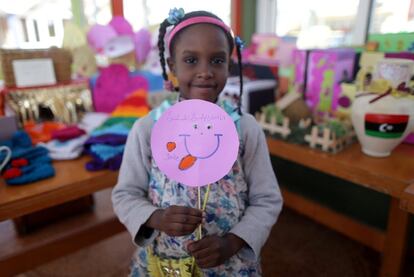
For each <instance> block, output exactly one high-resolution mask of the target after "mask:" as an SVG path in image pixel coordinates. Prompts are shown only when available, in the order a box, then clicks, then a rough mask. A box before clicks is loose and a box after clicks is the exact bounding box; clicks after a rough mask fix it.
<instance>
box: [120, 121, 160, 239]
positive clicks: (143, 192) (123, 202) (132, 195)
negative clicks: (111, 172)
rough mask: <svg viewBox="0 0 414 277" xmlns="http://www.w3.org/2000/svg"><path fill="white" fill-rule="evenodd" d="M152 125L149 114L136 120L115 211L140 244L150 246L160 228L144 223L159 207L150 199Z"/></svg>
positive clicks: (121, 172)
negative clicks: (153, 227)
mask: <svg viewBox="0 0 414 277" xmlns="http://www.w3.org/2000/svg"><path fill="white" fill-rule="evenodd" d="M152 125H153V120H152V118H151V117H150V116H149V115H148V116H146V117H143V118H141V119H139V120H137V122H135V124H134V126H133V127H132V129H131V131H130V133H129V135H128V139H127V142H126V145H125V150H124V155H123V159H122V164H121V168H120V171H119V176H118V182H117V184H116V186H115V187H114V189H113V190H112V203H113V207H114V211H115V213H116V215H117V216H118V218H119V220H120V221H121V223H122V224H124V225H125V227H126V228H127V230H128V231H129V233H130V234H131V236H132V238H133V241H134V243H135V244H137V245H140V246H146V245H148V244H149V243H150V242H151V241H152V240H153V239H154V238H155V237H156V235H157V231H154V230H152V229H148V228H147V227H145V226H144V223H145V222H146V221H147V220H148V218H149V217H150V216H151V215H152V213H153V212H154V211H155V210H157V209H158V207H156V206H154V205H153V204H152V203H151V202H150V201H149V199H148V185H149V172H150V155H151V148H150V134H151V128H152Z"/></svg>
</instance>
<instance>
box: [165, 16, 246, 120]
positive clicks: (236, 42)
mask: <svg viewBox="0 0 414 277" xmlns="http://www.w3.org/2000/svg"><path fill="white" fill-rule="evenodd" d="M198 16H207V17H212V18H215V19H218V20H221V19H220V18H219V17H218V16H216V15H215V14H213V13H210V12H207V11H194V12H190V13H187V14H185V15H184V16H183V17H182V18H181V19H179V21H178V22H176V23H175V24H172V23H170V21H168V19H165V20H164V21H163V22H162V23H161V25H160V28H159V32H158V50H159V56H160V64H161V69H162V77H163V79H164V80H165V81H169V79H168V74H167V70H166V59H165V43H164V38H165V34H166V33H167V28H168V27H170V26H176V25H178V24H179V23H181V22H183V21H185V20H187V19H189V18H193V17H198ZM196 24H197V23H196ZM220 29H221V30H223V32H224V33H225V35H226V38H227V41H228V43H229V50H230V51H229V52H230V55H231V53H232V52H233V49H234V47H236V55H237V63H238V73H239V79H240V97H239V101H238V103H237V110H238V112H239V114H242V111H241V101H242V96H243V66H242V56H241V48H242V43H240V39H239V38H238V37H236V38H233V35H232V34H231V33H230V32H228V31H225V30H224V29H223V28H220ZM181 34H182V30H181V31H179V32H178V33H177V34H176V35H175V36H174V37H173V38H172V40H171V42H170V46H169V49H168V50H169V53H170V55H171V56H173V55H174V44H175V42H176V41H177V39H178V38H179V37H180V35H181ZM174 91H178V88H174Z"/></svg>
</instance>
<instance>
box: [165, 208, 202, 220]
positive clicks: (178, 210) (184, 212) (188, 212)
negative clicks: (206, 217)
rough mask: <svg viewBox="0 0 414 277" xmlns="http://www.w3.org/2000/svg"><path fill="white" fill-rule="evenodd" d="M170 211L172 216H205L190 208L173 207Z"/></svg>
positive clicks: (199, 211)
mask: <svg viewBox="0 0 414 277" xmlns="http://www.w3.org/2000/svg"><path fill="white" fill-rule="evenodd" d="M168 209H169V210H170V212H171V214H182V215H191V216H197V217H202V216H203V212H202V211H201V210H199V209H194V208H190V207H184V206H171V207H169V208H168Z"/></svg>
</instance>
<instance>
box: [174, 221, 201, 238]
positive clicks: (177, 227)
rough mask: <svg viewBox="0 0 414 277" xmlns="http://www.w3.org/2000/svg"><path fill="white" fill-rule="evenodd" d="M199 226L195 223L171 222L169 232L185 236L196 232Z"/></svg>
mask: <svg viewBox="0 0 414 277" xmlns="http://www.w3.org/2000/svg"><path fill="white" fill-rule="evenodd" d="M197 226H198V225H195V224H181V223H171V224H170V225H169V228H168V230H167V232H168V234H169V235H171V236H183V235H188V234H191V233H192V232H194V230H195V229H196V228H197Z"/></svg>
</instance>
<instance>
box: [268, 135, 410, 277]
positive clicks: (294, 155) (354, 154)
mask: <svg viewBox="0 0 414 277" xmlns="http://www.w3.org/2000/svg"><path fill="white" fill-rule="evenodd" d="M267 143H268V146H269V151H270V153H271V154H272V155H275V156H277V157H280V158H282V159H285V160H288V161H291V162H295V163H297V164H300V165H303V166H306V167H308V168H311V169H314V170H317V171H320V172H323V173H326V174H329V175H331V176H334V177H338V178H341V179H344V180H347V181H350V182H352V183H354V184H357V185H360V186H364V187H366V188H369V189H372V190H375V191H378V192H380V193H384V194H386V195H389V196H390V197H391V201H390V207H389V213H388V223H387V228H386V230H385V231H381V230H379V229H376V228H373V227H370V226H368V225H366V224H363V223H361V222H359V221H356V220H354V219H352V218H351V217H349V216H346V215H343V214H341V213H338V212H335V211H333V210H332V209H329V208H327V207H324V206H322V205H321V204H319V203H316V202H315V201H312V200H309V199H306V198H305V197H303V196H300V195H298V194H295V193H293V192H290V191H288V190H286V189H283V188H282V193H283V197H284V200H285V205H286V206H287V207H289V208H291V209H293V210H296V211H298V212H300V213H302V214H304V215H306V216H308V217H310V218H312V219H313V220H315V221H317V222H319V223H321V224H324V225H326V226H328V227H330V228H332V229H334V230H336V231H338V232H340V233H342V234H344V235H347V236H349V237H351V238H352V239H355V240H356V241H358V242H360V243H363V244H365V245H367V246H369V247H371V248H373V249H375V250H377V251H379V252H381V253H382V264H381V270H380V276H383V277H385V276H389V277H395V276H399V275H400V273H401V268H402V265H403V261H404V258H405V252H406V245H407V237H408V225H409V219H410V214H409V212H414V146H413V145H408V144H401V145H399V146H398V147H397V148H396V149H395V150H394V151H393V152H392V154H391V156H389V157H387V158H373V157H369V156H367V155H365V154H363V153H362V152H361V150H360V145H359V144H358V143H355V144H353V145H351V146H349V147H348V148H346V149H344V150H343V151H341V152H339V153H337V154H329V153H326V152H322V151H320V150H316V149H311V148H309V147H306V146H301V145H296V144H292V143H288V142H284V141H281V140H276V139H272V138H268V139H267Z"/></svg>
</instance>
